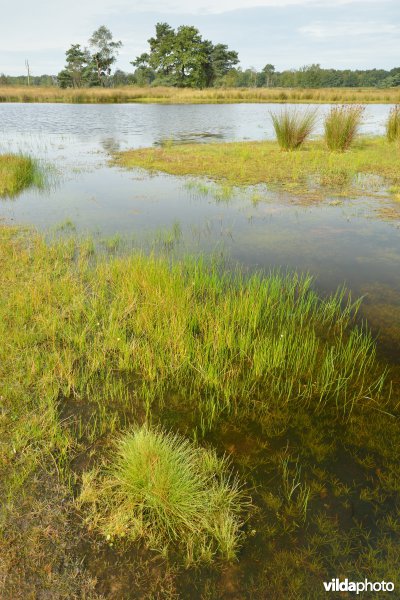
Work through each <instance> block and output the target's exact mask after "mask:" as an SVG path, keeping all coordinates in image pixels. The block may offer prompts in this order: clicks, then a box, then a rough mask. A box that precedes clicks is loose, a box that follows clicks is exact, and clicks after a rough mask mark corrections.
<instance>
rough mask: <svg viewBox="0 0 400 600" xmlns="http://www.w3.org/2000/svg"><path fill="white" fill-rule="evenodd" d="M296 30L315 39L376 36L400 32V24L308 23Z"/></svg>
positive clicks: (373, 22) (371, 22)
mask: <svg viewBox="0 0 400 600" xmlns="http://www.w3.org/2000/svg"><path fill="white" fill-rule="evenodd" d="M298 31H299V32H300V33H302V34H304V35H306V36H308V37H312V38H315V39H326V38H334V37H347V36H355V35H356V36H360V35H367V36H376V35H396V34H399V33H400V26H399V25H397V24H393V23H376V22H375V21H370V22H365V23H362V22H361V23H360V22H358V21H356V22H353V23H352V22H350V23H323V22H317V23H310V24H309V25H305V26H303V27H299V29H298Z"/></svg>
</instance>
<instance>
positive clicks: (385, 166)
mask: <svg viewBox="0 0 400 600" xmlns="http://www.w3.org/2000/svg"><path fill="white" fill-rule="evenodd" d="M115 160H116V162H117V164H119V165H121V166H123V167H141V168H144V169H149V170H154V171H163V172H165V173H170V174H172V175H193V176H206V177H209V178H211V179H215V180H218V181H225V182H227V183H228V184H230V185H255V184H260V183H266V184H270V185H277V186H279V187H283V188H285V189H287V190H291V191H294V192H306V191H307V190H309V189H310V187H314V189H315V187H317V188H333V189H338V188H341V189H346V190H348V188H349V187H355V186H354V183H355V179H356V177H357V175H360V174H363V175H378V176H380V177H382V178H383V179H384V180H385V181H386V183H388V184H390V185H392V186H398V185H399V183H400V150H399V148H398V147H397V146H393V145H391V144H389V143H388V142H387V141H386V139H385V138H383V137H375V138H360V139H358V140H357V141H356V142H355V143H354V145H353V146H352V147H351V149H350V150H349V151H347V152H330V151H329V150H328V149H327V147H326V145H325V143H324V142H323V141H322V140H313V141H310V142H306V143H305V144H304V145H303V146H301V147H300V148H299V149H298V150H296V151H293V152H282V151H281V149H280V148H279V146H278V143H277V142H275V141H263V142H230V143H216V144H180V145H174V144H173V142H170V143H166V144H164V147H160V148H144V149H138V150H128V151H125V152H121V153H119V154H118V155H117V156H116V158H115ZM364 192H365V189H364Z"/></svg>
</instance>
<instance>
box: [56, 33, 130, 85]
mask: <svg viewBox="0 0 400 600" xmlns="http://www.w3.org/2000/svg"><path fill="white" fill-rule="evenodd" d="M89 45H90V47H91V48H92V50H93V54H91V53H90V51H89V50H88V49H87V48H84V49H82V48H81V46H80V44H72V46H71V47H70V48H69V50H67V52H66V60H67V62H66V66H65V68H64V69H63V70H62V71H60V73H59V74H58V75H57V80H58V84H59V85H60V87H61V88H68V87H73V88H81V87H87V86H96V85H100V86H104V85H106V84H107V83H108V82H110V76H111V67H112V65H113V64H114V63H115V61H116V56H117V53H118V50H119V48H120V47H121V46H122V42H115V41H114V40H113V38H112V33H111V31H110V30H109V29H107V27H105V26H104V25H102V26H101V27H99V28H98V29H97V30H96V31H95V32H94V33H93V35H92V37H91V38H90V40H89Z"/></svg>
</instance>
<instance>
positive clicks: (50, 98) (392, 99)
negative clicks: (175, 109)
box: [0, 86, 400, 104]
mask: <svg viewBox="0 0 400 600" xmlns="http://www.w3.org/2000/svg"><path fill="white" fill-rule="evenodd" d="M0 102H64V103H90V104H91V103H124V102H143V103H146V102H159V103H164V104H169V103H170V104H174V103H176V104H190V103H195V104H202V103H205V104H207V103H221V104H223V103H233V102H254V103H258V102H260V103H275V102H277V103H285V102H293V103H321V104H323V103H335V102H338V103H343V102H346V103H355V104H359V103H363V104H368V103H372V104H373V103H386V104H396V103H400V89H399V88H391V89H378V88H321V89H300V88H224V89H222V88H208V89H205V90H194V89H188V88H184V89H178V88H172V87H136V86H125V87H119V88H85V89H65V90H63V89H60V88H57V87H26V86H20V87H14V86H3V87H0Z"/></svg>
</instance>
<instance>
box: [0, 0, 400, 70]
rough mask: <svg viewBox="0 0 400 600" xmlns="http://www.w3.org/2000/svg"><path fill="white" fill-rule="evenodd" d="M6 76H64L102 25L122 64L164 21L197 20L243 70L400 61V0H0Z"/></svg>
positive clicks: (0, 61) (0, 54) (0, 62)
mask: <svg viewBox="0 0 400 600" xmlns="http://www.w3.org/2000/svg"><path fill="white" fill-rule="evenodd" d="M1 1H2V3H4V6H3V8H2V10H1V21H0V73H6V74H8V75H20V74H24V73H25V66H24V65H25V59H28V60H29V63H30V68H31V72H32V74H33V75H41V74H44V73H47V74H57V73H58V72H59V71H60V70H61V69H62V68H63V66H64V63H65V51H66V50H67V49H68V48H69V46H70V45H71V44H75V43H80V44H81V45H82V46H85V45H87V40H88V39H89V37H90V36H91V34H92V33H93V31H94V30H95V29H97V28H98V27H99V26H100V25H105V26H106V27H108V28H109V29H110V30H111V31H112V33H113V36H114V38H115V39H116V40H121V41H122V42H123V47H122V49H121V51H120V54H119V57H118V61H117V64H116V68H120V69H122V70H125V71H132V69H133V68H132V66H131V65H130V64H129V63H130V61H131V60H134V59H135V57H136V56H138V55H139V54H141V53H142V52H146V51H147V50H148V44H147V40H148V38H150V37H151V36H152V35H154V27H155V24H156V23H157V22H167V23H169V24H170V25H171V26H173V27H178V26H179V25H194V26H195V27H197V28H198V29H199V30H200V33H201V34H202V35H203V38H205V39H210V40H211V41H212V42H214V43H224V44H228V46H229V48H230V49H232V50H236V51H237V52H238V53H239V59H240V64H241V66H242V68H247V67H254V68H256V69H261V68H262V67H263V66H264V65H266V64H267V63H272V64H273V65H274V66H275V67H276V69H277V70H283V69H289V68H300V67H302V66H304V65H309V64H312V63H319V64H320V65H321V66H322V67H332V68H337V69H344V68H351V69H355V68H359V69H368V68H375V67H376V68H384V69H391V68H393V67H396V66H400V44H399V41H400V0H247V2H244V1H243V0H68V1H65V0H34V1H32V0H1Z"/></svg>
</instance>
